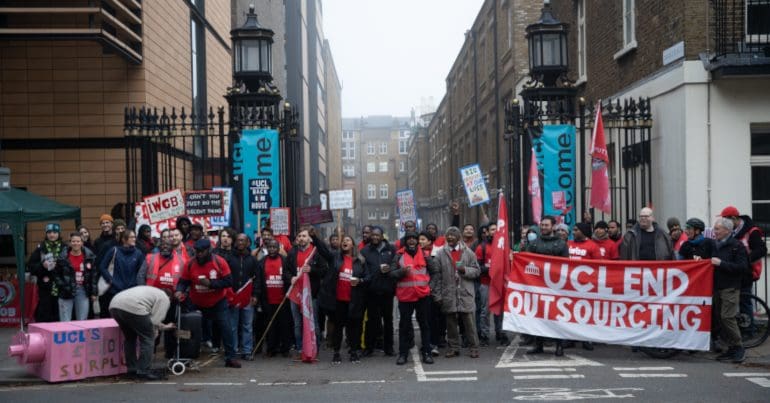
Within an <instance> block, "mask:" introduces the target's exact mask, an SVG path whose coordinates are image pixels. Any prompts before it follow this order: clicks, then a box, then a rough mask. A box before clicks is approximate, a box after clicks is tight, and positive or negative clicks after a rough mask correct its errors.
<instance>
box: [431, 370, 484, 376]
mask: <svg viewBox="0 0 770 403" xmlns="http://www.w3.org/2000/svg"><path fill="white" fill-rule="evenodd" d="M423 373H424V374H425V375H461V374H464V375H467V374H477V373H479V371H476V370H472V371H423Z"/></svg>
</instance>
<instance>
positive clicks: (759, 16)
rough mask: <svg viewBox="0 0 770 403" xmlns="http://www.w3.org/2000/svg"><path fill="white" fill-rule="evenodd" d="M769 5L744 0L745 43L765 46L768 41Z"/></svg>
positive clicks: (769, 31) (762, 2)
mask: <svg viewBox="0 0 770 403" xmlns="http://www.w3.org/2000/svg"><path fill="white" fill-rule="evenodd" d="M768 21H770V3H769V2H768V1H767V0H746V42H747V43H753V44H766V43H767V42H768V40H770V24H768V23H767V22H768Z"/></svg>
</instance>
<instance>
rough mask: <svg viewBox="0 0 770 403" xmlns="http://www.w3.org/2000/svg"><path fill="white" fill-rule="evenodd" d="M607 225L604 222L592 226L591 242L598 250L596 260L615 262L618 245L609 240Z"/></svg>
mask: <svg viewBox="0 0 770 403" xmlns="http://www.w3.org/2000/svg"><path fill="white" fill-rule="evenodd" d="M608 231H609V225H608V224H607V223H606V222H605V221H598V222H597V223H596V225H594V234H593V238H592V239H593V241H594V243H595V244H596V247H597V249H598V250H599V256H600V257H599V258H598V259H606V260H615V259H617V258H618V244H617V242H615V241H613V240H612V239H610V235H609V232H608Z"/></svg>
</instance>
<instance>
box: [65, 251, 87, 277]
mask: <svg viewBox="0 0 770 403" xmlns="http://www.w3.org/2000/svg"><path fill="white" fill-rule="evenodd" d="M67 259H68V260H69V261H70V264H71V265H72V268H73V269H75V284H77V285H83V260H85V255H84V254H83V252H80V255H78V256H75V255H73V254H72V253H69V254H68V255H67Z"/></svg>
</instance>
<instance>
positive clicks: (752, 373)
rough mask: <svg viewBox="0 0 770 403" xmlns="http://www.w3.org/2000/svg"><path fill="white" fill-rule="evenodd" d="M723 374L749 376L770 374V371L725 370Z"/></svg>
mask: <svg viewBox="0 0 770 403" xmlns="http://www.w3.org/2000/svg"><path fill="white" fill-rule="evenodd" d="M723 375H724V376H727V377H734V376H738V377H741V378H743V377H747V376H770V373H768V372H725V373H724V374H723Z"/></svg>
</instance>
